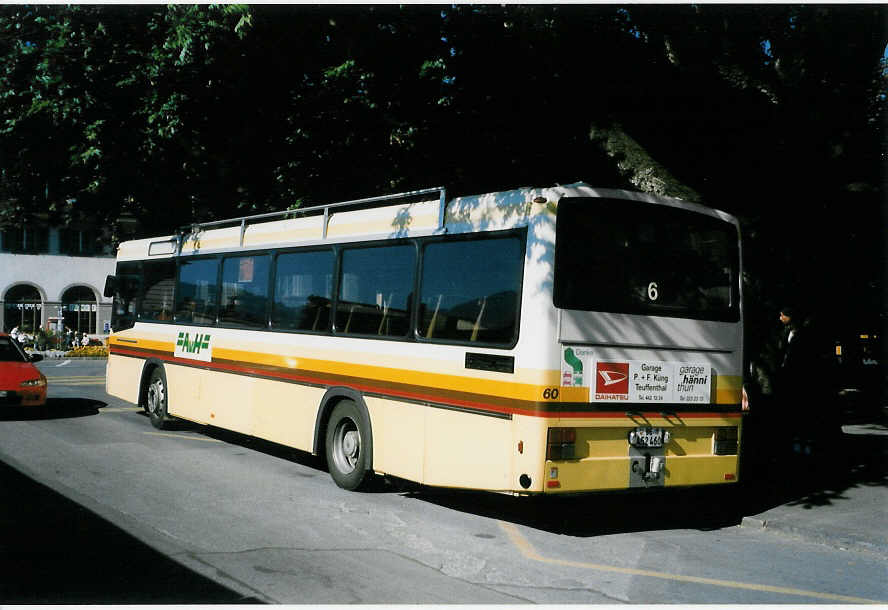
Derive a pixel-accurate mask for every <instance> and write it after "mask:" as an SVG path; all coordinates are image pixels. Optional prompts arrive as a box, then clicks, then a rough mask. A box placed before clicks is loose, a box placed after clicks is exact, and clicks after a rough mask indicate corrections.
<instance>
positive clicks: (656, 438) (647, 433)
mask: <svg viewBox="0 0 888 610" xmlns="http://www.w3.org/2000/svg"><path fill="white" fill-rule="evenodd" d="M629 444H630V445H632V446H633V447H662V446H663V428H636V429H635V430H633V431H632V432H630V433H629Z"/></svg>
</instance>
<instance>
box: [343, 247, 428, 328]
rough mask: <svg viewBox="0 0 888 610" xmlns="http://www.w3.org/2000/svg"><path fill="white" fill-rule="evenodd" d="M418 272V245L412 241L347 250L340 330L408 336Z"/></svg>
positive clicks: (345, 254)
mask: <svg viewBox="0 0 888 610" xmlns="http://www.w3.org/2000/svg"><path fill="white" fill-rule="evenodd" d="M415 274H416V248H415V247H414V246H413V245H412V244H411V245H404V246H383V247H364V248H349V249H347V250H344V251H343V253H342V271H341V276H340V282H339V300H338V303H337V306H336V331H337V332H339V333H344V334H350V335H375V336H382V337H406V336H407V333H408V331H409V330H410V306H411V304H412V299H411V296H412V292H413V282H414V277H415Z"/></svg>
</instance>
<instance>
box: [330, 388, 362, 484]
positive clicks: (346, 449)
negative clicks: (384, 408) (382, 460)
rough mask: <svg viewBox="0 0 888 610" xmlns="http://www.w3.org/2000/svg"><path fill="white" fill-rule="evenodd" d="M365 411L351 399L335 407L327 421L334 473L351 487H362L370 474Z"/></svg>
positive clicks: (334, 475)
mask: <svg viewBox="0 0 888 610" xmlns="http://www.w3.org/2000/svg"><path fill="white" fill-rule="evenodd" d="M362 415H363V414H362V413H361V411H360V410H359V409H358V406H357V405H356V404H355V403H354V402H353V401H351V400H343V401H342V402H340V403H339V404H338V405H336V406H335V407H334V408H333V413H332V414H331V415H330V421H329V422H328V424H327V435H326V443H325V445H326V454H327V466H328V468H329V469H330V476H332V477H333V480H334V481H335V482H336V484H337V485H338V486H339V487H341V488H343V489H348V490H350V491H351V490H356V489H359V488H360V487H361V486H362V485H364V484H365V483H366V482H367V481H368V479H369V478H370V477H369V470H370V456H369V451H370V431H369V429H368V426H366V425H365V423H364V418H363V416H362Z"/></svg>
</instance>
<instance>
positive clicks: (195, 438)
mask: <svg viewBox="0 0 888 610" xmlns="http://www.w3.org/2000/svg"><path fill="white" fill-rule="evenodd" d="M142 434H147V435H148V436H167V437H169V438H183V439H185V440H188V441H204V442H205V443H221V442H222V441H219V440H216V439H214V438H206V437H203V436H186V435H184V434H170V433H168V432H143V433H142Z"/></svg>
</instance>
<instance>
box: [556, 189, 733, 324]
mask: <svg viewBox="0 0 888 610" xmlns="http://www.w3.org/2000/svg"><path fill="white" fill-rule="evenodd" d="M738 291H739V238H738V234H737V230H736V228H735V227H734V225H733V224H731V223H728V222H725V221H722V220H719V219H717V218H714V217H711V216H707V215H705V214H699V213H697V212H692V211H689V210H682V209H680V208H674V207H670V206H663V205H651V204H649V203H639V202H634V201H628V200H616V199H583V198H565V199H562V200H561V201H560V202H559V204H558V219H557V224H556V247H555V287H554V301H555V306H556V307H560V308H562V309H578V310H584V311H605V312H614V313H630V314H642V315H656V316H671V317H682V318H699V319H705V320H722V321H736V320H738V319H739V293H738Z"/></svg>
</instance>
